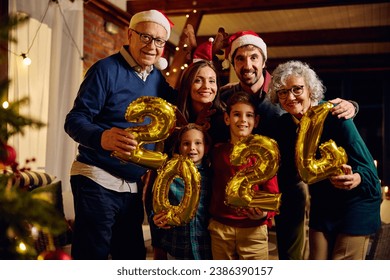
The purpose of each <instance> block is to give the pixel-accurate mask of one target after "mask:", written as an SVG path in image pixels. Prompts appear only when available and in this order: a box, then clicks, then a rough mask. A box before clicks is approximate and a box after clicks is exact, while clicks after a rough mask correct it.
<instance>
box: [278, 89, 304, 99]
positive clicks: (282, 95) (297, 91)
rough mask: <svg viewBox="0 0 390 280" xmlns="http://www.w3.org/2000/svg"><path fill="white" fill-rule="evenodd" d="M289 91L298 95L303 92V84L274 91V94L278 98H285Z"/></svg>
mask: <svg viewBox="0 0 390 280" xmlns="http://www.w3.org/2000/svg"><path fill="white" fill-rule="evenodd" d="M290 92H291V93H292V94H293V95H294V96H300V95H301V94H302V93H303V86H292V87H291V88H286V89H280V90H278V91H276V94H277V95H278V97H279V99H286V98H287V96H288V95H289V93H290Z"/></svg>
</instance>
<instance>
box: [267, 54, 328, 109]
mask: <svg viewBox="0 0 390 280" xmlns="http://www.w3.org/2000/svg"><path fill="white" fill-rule="evenodd" d="M291 76H294V77H303V79H304V81H305V87H306V88H307V89H308V90H309V93H310V99H311V101H312V102H311V103H312V105H317V104H318V102H319V101H321V100H322V99H324V93H325V91H326V88H325V86H324V85H323V84H322V81H321V80H320V78H319V77H318V75H317V74H316V73H315V72H314V70H313V69H311V68H310V66H309V65H308V64H306V63H304V62H301V61H298V60H290V61H288V62H285V63H281V64H279V65H278V67H276V69H275V70H274V71H273V72H272V80H271V83H270V85H269V89H268V93H269V94H268V97H269V99H270V100H271V102H272V103H274V104H277V103H280V102H279V97H278V94H277V91H278V90H279V89H281V88H282V87H284V86H285V85H286V80H287V79H288V78H289V77H291Z"/></svg>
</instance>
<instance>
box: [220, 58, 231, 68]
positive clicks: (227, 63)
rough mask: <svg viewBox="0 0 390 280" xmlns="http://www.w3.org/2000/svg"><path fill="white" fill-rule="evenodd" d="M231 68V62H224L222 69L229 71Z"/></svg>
mask: <svg viewBox="0 0 390 280" xmlns="http://www.w3.org/2000/svg"><path fill="white" fill-rule="evenodd" d="M229 67H230V62H229V60H227V59H225V60H224V61H222V69H223V70H225V69H229Z"/></svg>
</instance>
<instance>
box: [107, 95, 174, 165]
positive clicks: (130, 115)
mask: <svg viewBox="0 0 390 280" xmlns="http://www.w3.org/2000/svg"><path fill="white" fill-rule="evenodd" d="M175 110H176V107H175V106H173V105H172V104H170V103H169V102H167V101H165V100H164V99H162V98H159V97H153V96H142V97H140V98H138V99H136V100H134V101H133V102H132V103H130V105H129V106H128V107H127V110H126V114H125V118H126V120H127V121H128V122H133V123H142V122H144V121H145V118H146V117H149V118H150V119H151V121H150V123H149V124H147V125H140V126H134V127H129V128H127V129H126V131H129V132H131V133H132V134H133V135H135V139H136V140H137V141H138V146H137V148H136V149H135V150H133V151H132V152H131V153H130V155H126V154H123V153H120V152H113V153H112V156H115V157H117V158H119V159H121V160H122V161H125V162H128V161H131V162H134V163H136V164H139V165H142V166H145V167H148V168H154V169H157V168H159V167H160V166H161V165H162V164H163V163H164V162H165V161H166V159H167V157H168V156H167V154H164V153H161V152H157V151H150V150H146V149H144V148H143V147H142V146H143V145H144V144H147V143H157V142H160V141H163V140H165V139H166V138H168V136H169V135H170V134H171V133H172V131H173V130H174V129H175V126H176V115H175Z"/></svg>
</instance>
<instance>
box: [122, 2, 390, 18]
mask: <svg viewBox="0 0 390 280" xmlns="http://www.w3.org/2000/svg"><path fill="white" fill-rule="evenodd" d="M384 2H388V0H372V1H370V0H362V1H358V0H344V1H337V0H295V1H290V0H273V1H265V0H263V1H256V0H240V1H237V0H198V1H189V0H188V1H183V0H149V1H145V0H131V1H130V0H129V1H127V6H126V7H127V11H128V12H129V13H131V14H134V13H137V12H140V11H144V10H150V9H156V10H160V11H162V12H164V13H165V14H166V15H177V14H185V13H189V12H192V11H193V10H194V9H196V10H198V11H203V12H204V14H219V13H237V12H245V11H248V12H249V11H251V12H253V11H256V10H258V11H267V10H268V11H271V10H284V9H301V8H316V7H329V6H340V5H355V4H360V5H361V4H365V3H367V4H373V3H384ZM194 3H196V4H195V5H194Z"/></svg>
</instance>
